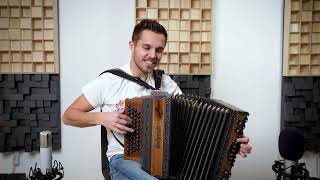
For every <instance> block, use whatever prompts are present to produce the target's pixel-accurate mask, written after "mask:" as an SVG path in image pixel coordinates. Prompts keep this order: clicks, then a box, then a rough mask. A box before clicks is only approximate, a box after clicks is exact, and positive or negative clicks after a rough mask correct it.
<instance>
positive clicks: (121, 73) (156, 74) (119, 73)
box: [99, 69, 164, 90]
mask: <svg viewBox="0 0 320 180" xmlns="http://www.w3.org/2000/svg"><path fill="white" fill-rule="evenodd" d="M104 73H111V74H113V75H116V76H119V77H122V78H124V79H127V80H130V81H133V82H135V83H137V84H139V85H140V86H143V87H145V88H147V89H151V90H159V89H160V86H161V78H162V74H163V73H164V71H163V70H160V69H155V70H153V76H154V81H155V86H156V87H155V88H154V87H152V86H150V85H149V84H148V83H146V82H144V81H142V80H141V79H140V78H139V77H134V76H131V75H130V74H128V73H126V72H124V71H123V70H121V69H109V70H106V71H103V72H102V73H101V74H100V75H99V76H101V75H102V74H104Z"/></svg>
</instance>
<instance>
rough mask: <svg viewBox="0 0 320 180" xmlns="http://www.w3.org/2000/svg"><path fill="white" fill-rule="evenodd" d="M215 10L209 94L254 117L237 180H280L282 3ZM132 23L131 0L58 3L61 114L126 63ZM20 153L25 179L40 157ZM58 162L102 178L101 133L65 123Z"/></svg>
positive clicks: (4, 166) (76, 174)
mask: <svg viewBox="0 0 320 180" xmlns="http://www.w3.org/2000/svg"><path fill="white" fill-rule="evenodd" d="M215 6H216V7H215V8H214V9H215V12H214V13H215V16H216V17H215V20H216V22H215V23H214V24H215V30H214V31H215V32H214V37H213V39H214V43H213V44H215V46H214V47H213V51H214V53H213V54H214V60H215V61H214V69H213V71H214V72H215V73H214V76H213V78H212V94H213V95H214V97H215V98H219V99H223V100H225V101H228V102H230V103H232V104H235V105H237V106H239V107H241V108H243V109H245V110H247V111H249V112H250V114H251V115H250V119H249V122H248V124H247V128H246V134H247V135H248V136H250V138H251V142H252V144H253V146H254V149H253V152H252V154H251V155H250V156H249V157H248V158H246V159H241V158H239V159H237V162H236V165H235V167H234V169H233V174H234V175H233V177H232V179H237V180H251V179H252V180H255V179H259V180H269V179H275V177H274V173H273V172H272V170H271V166H272V164H273V161H274V160H277V159H279V156H278V148H277V141H278V134H279V129H280V128H279V127H280V99H281V96H280V92H281V89H280V88H281V38H282V36H281V32H282V21H281V17H282V2H281V1H279V0H269V1H265V0H244V1H235V0H216V2H215ZM133 25H134V1H131V0H130V1H128V0H119V1H111V0H92V1H87V0H78V1H77V2H76V3H75V2H74V1H72V0H61V1H60V60H61V62H60V67H61V102H62V104H61V111H62V112H63V111H64V110H65V109H66V108H67V106H68V105H69V104H70V103H71V102H72V101H73V100H74V99H75V98H76V97H77V96H78V95H79V94H80V92H81V91H80V89H81V87H82V86H83V85H84V84H85V83H87V82H88V81H89V80H91V79H93V78H95V77H96V76H97V75H98V74H99V72H101V71H103V70H105V69H108V68H111V67H116V66H120V65H122V64H124V63H126V62H127V61H128V60H129V58H130V53H129V49H128V40H129V39H130V35H131V31H132V28H133ZM20 155H21V157H20V166H18V167H17V169H16V172H26V173H28V170H29V167H30V166H33V165H34V163H35V162H36V161H39V156H38V155H37V153H31V154H30V153H20ZM13 157H14V154H12V153H6V154H0V161H1V163H0V173H8V172H11V170H12V163H11V162H12V159H13ZM53 157H54V159H57V160H59V161H61V162H62V164H63V166H64V167H65V178H64V179H66V180H70V179H78V180H81V179H97V180H98V179H101V180H102V179H103V178H102V174H101V167H100V129H99V127H92V128H86V129H80V128H74V127H69V126H65V125H62V149H61V151H59V152H55V153H54V155H53ZM305 159H306V160H307V161H309V160H310V162H312V163H311V164H309V167H310V169H312V173H313V175H315V174H316V173H317V172H316V171H317V169H316V167H317V165H318V164H319V162H318V160H317V159H316V158H315V156H314V155H313V154H308V155H307V157H306V158H305ZM318 159H319V158H318ZM318 171H319V170H318ZM318 176H319V174H318Z"/></svg>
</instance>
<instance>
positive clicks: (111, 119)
mask: <svg viewBox="0 0 320 180" xmlns="http://www.w3.org/2000/svg"><path fill="white" fill-rule="evenodd" d="M99 119H100V124H101V125H102V126H104V127H106V128H108V129H110V130H112V131H113V132H115V133H119V134H127V132H133V129H131V128H129V127H128V125H130V124H131V123H132V120H131V118H130V117H129V116H127V115H125V114H124V110H120V111H115V112H103V113H101V116H100V117H99Z"/></svg>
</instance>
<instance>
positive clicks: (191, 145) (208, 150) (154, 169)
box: [124, 91, 249, 180]
mask: <svg viewBox="0 0 320 180" xmlns="http://www.w3.org/2000/svg"><path fill="white" fill-rule="evenodd" d="M125 114H126V115H128V116H130V117H131V119H132V124H131V125H130V126H129V127H131V128H133V129H134V132H132V133H128V134H126V135H125V138H124V159H127V160H133V161H136V162H139V163H141V166H142V168H143V169H144V170H145V171H146V172H148V173H149V174H151V175H153V176H155V177H157V178H161V179H190V178H191V179H201V180H202V179H211V180H227V179H229V178H230V176H231V168H232V166H233V164H234V162H235V158H236V154H237V152H238V150H239V148H240V146H239V143H237V142H236V139H237V138H239V137H241V136H242V135H243V129H244V128H245V123H246V121H247V116H248V115H249V114H248V113H247V112H245V111H243V110H241V109H239V108H237V107H235V106H232V105H230V104H228V103H225V102H223V101H220V100H215V99H207V98H200V97H194V96H188V95H176V96H171V95H169V94H168V93H164V92H159V91H154V92H153V93H152V94H151V95H150V96H144V97H136V98H132V99H126V100H125Z"/></svg>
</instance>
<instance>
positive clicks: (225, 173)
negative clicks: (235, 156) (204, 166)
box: [221, 171, 231, 180]
mask: <svg viewBox="0 0 320 180" xmlns="http://www.w3.org/2000/svg"><path fill="white" fill-rule="evenodd" d="M230 177H231V172H229V171H223V175H222V177H221V180H228V179H229V178H230Z"/></svg>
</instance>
